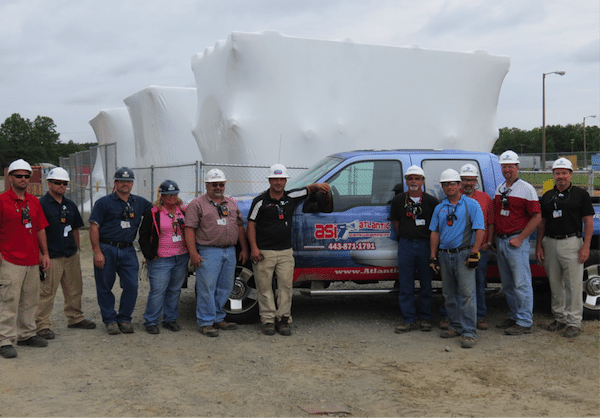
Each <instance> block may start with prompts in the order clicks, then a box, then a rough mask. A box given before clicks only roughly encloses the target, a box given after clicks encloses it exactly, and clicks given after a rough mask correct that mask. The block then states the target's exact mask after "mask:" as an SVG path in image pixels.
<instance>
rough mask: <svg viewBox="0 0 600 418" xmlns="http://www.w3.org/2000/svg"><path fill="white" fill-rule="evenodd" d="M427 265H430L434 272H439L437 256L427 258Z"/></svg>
mask: <svg viewBox="0 0 600 418" xmlns="http://www.w3.org/2000/svg"><path fill="white" fill-rule="evenodd" d="M429 267H431V270H433V272H434V273H435V274H439V273H440V271H441V270H442V268H441V267H440V260H438V259H437V258H430V259H429Z"/></svg>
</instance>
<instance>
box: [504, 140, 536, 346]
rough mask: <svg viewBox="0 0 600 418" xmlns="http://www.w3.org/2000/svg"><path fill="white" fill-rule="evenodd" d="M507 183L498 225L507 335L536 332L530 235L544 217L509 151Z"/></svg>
mask: <svg viewBox="0 0 600 418" xmlns="http://www.w3.org/2000/svg"><path fill="white" fill-rule="evenodd" d="M500 165H501V166H502V175H503V176H504V178H505V179H506V181H505V182H504V183H502V184H500V185H499V186H498V187H497V188H496V193H495V195H494V222H495V225H494V226H495V228H494V229H495V234H496V237H495V238H496V251H497V259H498V270H499V271H500V281H501V282H502V290H503V291H504V294H505V295H506V302H507V303H508V309H509V317H508V318H507V319H505V320H504V321H502V322H501V323H499V324H497V325H496V327H497V328H500V329H504V333H505V334H506V335H522V334H529V333H531V332H532V328H531V327H532V325H533V285H532V283H531V266H530V264H529V235H531V234H532V232H533V231H535V229H536V228H537V226H538V224H539V223H540V220H541V219H542V215H541V214H540V202H539V198H538V195H537V192H536V191H535V189H534V187H533V186H532V185H531V184H529V183H527V182H526V181H525V180H523V179H521V178H519V156H518V155H517V153H516V152H514V151H511V150H508V151H505V152H503V153H502V154H501V155H500Z"/></svg>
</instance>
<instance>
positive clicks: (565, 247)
mask: <svg viewBox="0 0 600 418" xmlns="http://www.w3.org/2000/svg"><path fill="white" fill-rule="evenodd" d="M552 174H553V176H554V183H555V186H554V188H553V189H552V190H549V191H547V192H546V193H544V196H542V199H541V207H542V221H541V223H540V225H539V226H538V234H537V245H536V251H535V253H536V257H537V260H538V262H539V263H540V264H543V266H544V268H545V269H546V273H547V274H548V281H549V282H550V291H551V292H552V301H551V307H552V314H553V315H554V321H553V322H552V323H551V324H550V325H548V331H560V330H562V329H565V328H566V329H565V331H564V332H563V336H565V337H568V338H573V337H576V336H578V335H579V332H580V330H579V328H580V327H581V319H582V317H583V299H582V297H581V294H582V288H581V286H582V279H581V278H582V277H583V264H584V263H585V262H586V261H587V259H588V257H589V256H590V244H591V241H592V234H593V230H594V224H593V215H594V208H593V206H592V202H591V199H590V195H589V194H588V193H587V192H586V191H585V190H583V189H580V188H579V187H575V186H573V185H572V184H571V177H572V176H573V165H572V164H571V161H569V160H567V159H566V158H559V159H558V160H556V161H555V162H554V164H553V165H552ZM582 222H583V236H584V237H583V239H582V233H581V225H582Z"/></svg>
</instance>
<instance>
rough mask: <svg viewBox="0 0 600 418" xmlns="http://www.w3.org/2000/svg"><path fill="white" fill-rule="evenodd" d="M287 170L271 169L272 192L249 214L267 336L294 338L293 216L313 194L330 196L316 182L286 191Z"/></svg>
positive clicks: (257, 200)
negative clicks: (292, 336) (299, 205)
mask: <svg viewBox="0 0 600 418" xmlns="http://www.w3.org/2000/svg"><path fill="white" fill-rule="evenodd" d="M288 178H289V176H288V174H287V169H286V168H285V166H283V165H281V164H275V165H273V166H271V168H270V169H269V175H268V179H269V186H270V187H269V189H268V190H267V191H265V192H264V193H262V194H261V195H259V196H257V197H256V198H254V200H253V201H252V205H251V206H250V212H249V214H248V242H249V243H250V258H251V259H252V261H253V262H254V263H255V265H254V277H255V279H256V287H257V290H258V309H259V313H260V320H261V322H262V324H263V328H262V332H263V334H265V335H275V331H277V332H279V333H280V334H281V335H291V334H292V331H291V329H290V327H289V323H290V322H291V313H292V282H293V279H294V255H293V251H292V215H293V213H294V209H295V208H296V206H297V205H298V204H299V203H300V202H301V201H302V200H303V199H306V198H307V197H308V195H309V194H312V193H316V192H317V191H321V192H323V193H329V191H330V188H329V185H328V184H327V183H314V184H310V185H308V186H306V187H304V188H301V189H294V190H290V191H285V185H286V183H287V179H288ZM273 272H275V273H276V274H277V304H276V303H275V297H274V295H273V285H272V281H273Z"/></svg>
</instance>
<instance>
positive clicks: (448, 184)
mask: <svg viewBox="0 0 600 418" xmlns="http://www.w3.org/2000/svg"><path fill="white" fill-rule="evenodd" d="M454 186H458V182H457V181H447V182H445V183H442V187H454Z"/></svg>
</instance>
